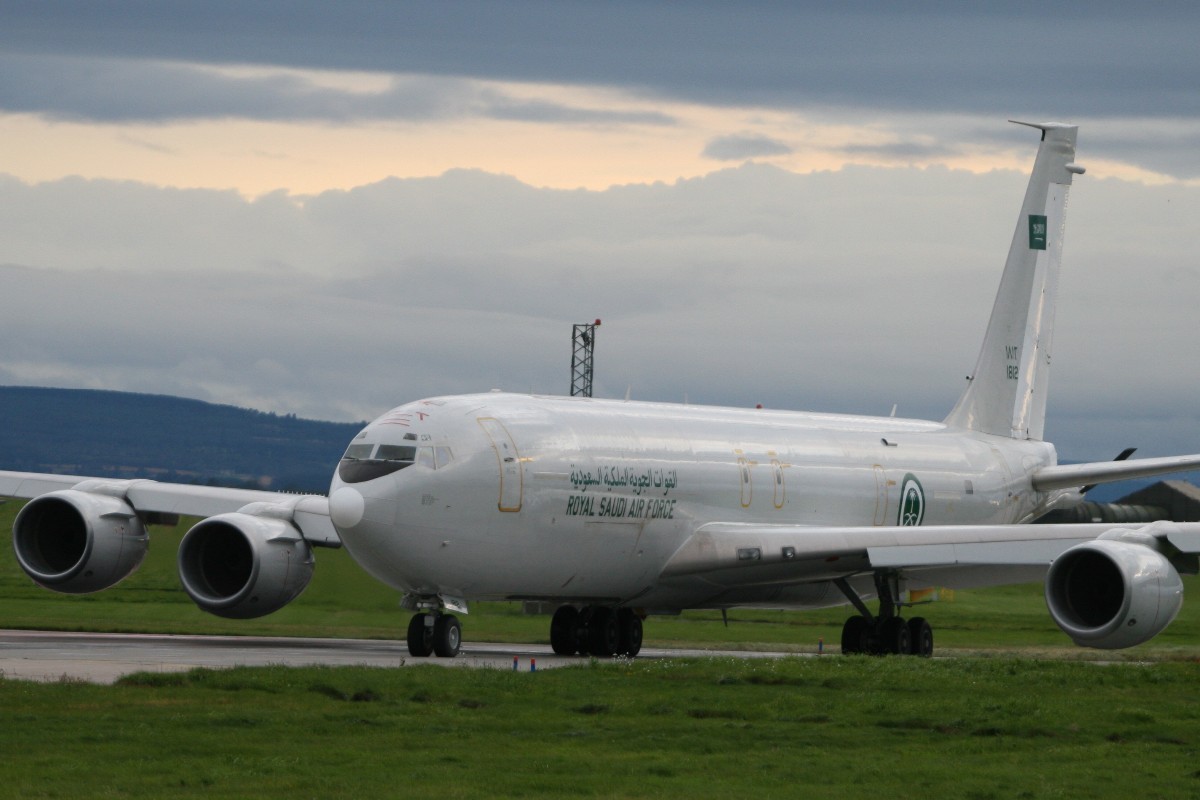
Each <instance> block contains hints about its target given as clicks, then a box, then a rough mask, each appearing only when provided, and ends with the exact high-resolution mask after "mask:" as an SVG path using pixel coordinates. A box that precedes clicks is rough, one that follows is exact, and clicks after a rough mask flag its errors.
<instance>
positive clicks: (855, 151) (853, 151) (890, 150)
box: [837, 140, 962, 162]
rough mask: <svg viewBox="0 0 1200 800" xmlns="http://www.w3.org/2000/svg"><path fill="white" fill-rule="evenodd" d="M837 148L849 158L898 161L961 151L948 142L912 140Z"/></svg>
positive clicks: (938, 157)
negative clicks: (862, 157)
mask: <svg viewBox="0 0 1200 800" xmlns="http://www.w3.org/2000/svg"><path fill="white" fill-rule="evenodd" d="M837 149H838V150H839V151H840V152H842V153H845V154H846V155H847V156H850V157H851V158H853V157H855V156H872V157H874V158H880V159H885V160H888V161H900V162H907V161H921V160H933V159H943V158H947V157H948V156H954V155H958V154H960V153H961V152H962V148H961V147H959V146H957V145H954V144H951V143H948V142H942V141H936V142H931V141H924V142H918V141H912V140H907V141H896V142H889V143H886V144H871V145H862V144H856V145H845V146H842V147H839V148H837Z"/></svg>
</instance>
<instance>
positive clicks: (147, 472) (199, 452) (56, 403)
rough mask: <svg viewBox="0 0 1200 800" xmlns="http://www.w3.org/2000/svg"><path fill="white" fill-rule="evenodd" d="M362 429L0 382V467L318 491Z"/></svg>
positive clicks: (154, 398) (163, 399)
mask: <svg viewBox="0 0 1200 800" xmlns="http://www.w3.org/2000/svg"><path fill="white" fill-rule="evenodd" d="M362 427H363V423H340V422H316V421H313V420H306V419H297V418H296V417H294V416H292V415H287V416H279V415H276V414H269V413H264V412H261V411H253V410H250V409H245V408H237V407H235V406H224V405H215V404H213V403H205V402H203V401H200V400H187V399H184V398H180V397H167V396H165V395H149V394H133V393H130V392H106V391H95V390H89V389H45V388H36V387H25V386H0V469H6V470H17V471H21V472H57V473H64V474H74V475H95V476H97V477H119V478H153V479H155V480H161V481H171V482H174V483H200V484H218V485H223V486H250V487H256V488H270V489H278V490H291V491H303V492H321V493H324V492H325V491H327V490H328V488H329V479H330V476H331V475H332V474H333V470H334V467H335V466H336V465H337V461H338V459H339V458H340V457H341V454H342V452H343V451H344V450H345V449H346V445H347V444H348V443H349V442H350V440H351V439H352V438H353V437H354V435H355V434H356V433H358V431H359V430H361V429H362Z"/></svg>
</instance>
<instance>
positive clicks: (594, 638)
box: [587, 606, 621, 658]
mask: <svg viewBox="0 0 1200 800" xmlns="http://www.w3.org/2000/svg"><path fill="white" fill-rule="evenodd" d="M587 634H588V651H589V652H590V653H591V654H592V655H594V656H598V657H600V658H608V657H609V656H611V655H612V654H613V653H615V652H617V648H618V647H620V645H621V632H620V630H619V629H618V627H617V615H616V614H615V613H613V610H612V609H611V608H606V607H604V606H593V607H592V613H591V615H590V619H588V623H587Z"/></svg>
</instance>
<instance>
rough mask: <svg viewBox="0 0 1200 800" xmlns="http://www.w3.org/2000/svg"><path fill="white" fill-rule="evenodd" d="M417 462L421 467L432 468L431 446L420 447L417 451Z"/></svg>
mask: <svg viewBox="0 0 1200 800" xmlns="http://www.w3.org/2000/svg"><path fill="white" fill-rule="evenodd" d="M417 463H418V464H420V465H421V466H422V467H428V468H429V469H433V448H432V447H422V448H421V449H420V450H418V451H417Z"/></svg>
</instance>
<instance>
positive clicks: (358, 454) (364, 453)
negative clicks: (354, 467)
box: [342, 444, 375, 459]
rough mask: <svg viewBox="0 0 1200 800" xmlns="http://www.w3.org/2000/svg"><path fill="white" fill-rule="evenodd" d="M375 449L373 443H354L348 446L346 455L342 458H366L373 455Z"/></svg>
mask: <svg viewBox="0 0 1200 800" xmlns="http://www.w3.org/2000/svg"><path fill="white" fill-rule="evenodd" d="M374 449H375V445H373V444H352V445H350V446H349V447H347V448H346V455H344V456H342V458H353V459H364V458H370V457H371V451H372V450H374Z"/></svg>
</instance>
